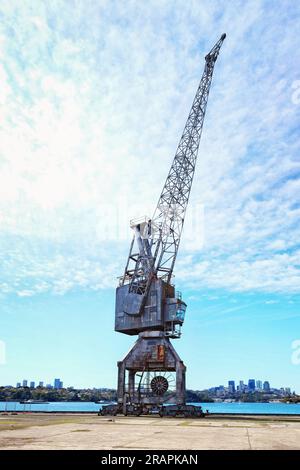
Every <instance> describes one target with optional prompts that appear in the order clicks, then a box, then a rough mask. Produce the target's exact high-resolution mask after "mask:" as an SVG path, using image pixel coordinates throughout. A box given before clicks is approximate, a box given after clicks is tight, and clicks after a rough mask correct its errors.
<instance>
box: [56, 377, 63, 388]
mask: <svg viewBox="0 0 300 470" xmlns="http://www.w3.org/2000/svg"><path fill="white" fill-rule="evenodd" d="M54 388H56V389H60V388H63V383H62V381H61V380H60V379H54Z"/></svg>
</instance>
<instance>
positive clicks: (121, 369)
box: [117, 361, 125, 403]
mask: <svg viewBox="0 0 300 470" xmlns="http://www.w3.org/2000/svg"><path fill="white" fill-rule="evenodd" d="M124 394H125V364H124V361H119V362H118V390H117V399H118V403H123V400H124Z"/></svg>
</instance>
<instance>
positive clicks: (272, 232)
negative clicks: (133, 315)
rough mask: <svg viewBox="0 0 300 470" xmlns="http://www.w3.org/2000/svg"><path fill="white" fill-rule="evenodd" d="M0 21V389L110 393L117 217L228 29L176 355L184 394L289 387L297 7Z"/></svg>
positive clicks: (156, 173) (135, 206)
mask: <svg viewBox="0 0 300 470" xmlns="http://www.w3.org/2000/svg"><path fill="white" fill-rule="evenodd" d="M0 20H1V21H0V85H1V86H0V113H1V121H0V192H1V198H0V247H1V250H0V301H1V312H0V315H1V316H0V340H1V341H3V342H4V344H5V347H6V357H5V358H2V363H3V364H2V365H0V382H1V383H3V382H5V383H6V382H9V383H10V382H12V383H14V382H15V381H16V380H17V379H22V378H23V375H26V376H27V375H28V376H29V375H31V376H32V377H33V378H36V380H38V379H39V378H40V379H43V378H44V379H45V380H46V377H41V374H45V375H46V376H47V377H49V379H47V380H50V378H52V376H54V375H60V376H62V378H63V379H64V378H65V380H66V381H67V382H68V383H69V384H73V385H82V386H83V385H90V386H92V385H97V386H100V385H103V386H105V385H108V386H110V385H114V382H115V370H114V367H115V362H116V360H118V359H120V358H121V356H122V354H123V353H124V352H125V351H126V349H127V348H128V347H129V345H130V344H131V343H132V338H129V339H128V338H123V337H122V335H116V334H115V333H113V331H112V329H113V328H112V325H113V309H114V305H113V304H114V299H113V296H114V292H113V290H114V287H115V286H116V283H117V281H116V277H117V276H118V275H120V274H121V273H122V271H123V269H124V264H125V261H126V256H127V251H128V248H129V246H128V243H129V240H130V237H131V233H130V228H129V220H130V219H131V218H134V217H137V216H140V215H144V214H152V212H153V210H154V208H155V204H156V202H157V199H158V196H159V194H160V190H161V188H162V184H163V182H164V179H165V177H166V174H167V171H168V169H169V166H170V164H171V161H172V158H173V155H174V153H175V150H176V146H177V143H178V140H179V137H180V134H181V131H182V128H183V126H184V124H185V120H186V117H187V114H188V111H189V108H190V105H191V102H192V100H193V97H194V94H195V91H196V88H197V86H198V83H199V80H200V77H201V74H202V71H203V66H204V55H205V54H206V53H207V52H208V51H209V50H210V48H211V47H212V46H213V44H214V43H215V42H216V41H217V40H218V39H219V37H220V35H221V34H222V33H223V32H226V33H227V38H226V40H225V42H224V45H223V47H222V50H221V54H220V56H219V58H218V61H217V64H216V67H215V74H214V78H213V86H212V89H211V94H210V98H209V103H208V108H207V115H206V119H205V125H204V130H203V135H202V141H201V145H200V151H199V160H198V167H197V170H196V175H195V179H194V184H193V190H192V196H191V201H190V206H189V208H188V214H187V220H186V226H185V230H184V234H183V239H182V244H181V251H180V255H179V257H178V261H177V265H176V269H175V276H176V277H175V280H176V286H177V287H178V288H180V289H181V290H183V291H184V293H185V298H186V300H187V303H188V305H189V307H188V308H189V310H188V313H187V319H186V323H185V329H184V336H183V338H182V340H181V341H180V342H178V349H179V350H180V353H181V354H182V355H183V356H184V357H183V359H184V360H185V362H186V363H187V365H188V367H189V365H190V369H191V373H190V376H189V377H190V379H189V380H190V381H189V382H188V384H189V385H190V386H193V387H195V388H201V387H204V386H208V385H214V384H215V382H220V383H221V382H222V381H223V382H224V381H225V380H227V379H230V378H235V379H239V378H244V379H247V378H251V376H253V377H256V375H257V374H260V375H261V376H263V377H262V378H264V377H265V378H267V379H269V380H270V381H271V382H272V381H273V382H274V385H278V386H279V385H287V386H288V385H291V386H293V387H296V388H297V387H298V391H299V392H300V379H299V378H298V376H299V370H300V369H299V367H300V366H299V367H298V368H297V367H296V365H295V364H292V362H291V360H290V356H291V353H292V347H291V344H292V342H293V341H294V340H296V339H297V338H298V337H300V331H299V326H300V310H299V308H300V302H299V293H300V244H299V230H300V222H299V220H300V157H299V146H300V145H299V116H300V73H299V69H300V67H299V65H300V57H299V30H300V6H299V4H298V2H294V1H292V0H290V1H289V0H282V1H280V2H275V0H273V1H260V0H250V1H248V2H247V1H231V2H227V1H217V0H214V1H199V0H198V1H193V0H184V1H183V0H177V1H175V0H174V1H173V0H165V1H163V0H151V1H147V2H141V1H130V0H129V1H122V0H117V1H113V0H110V1H101V0H97V1H96V0H78V1H72V0H65V1H55V0H52V1H43V0H30V1H29V0H27V1H26V0H22V1H21V0H19V1H18V0H10V1H5V0H2V2H1V6H0ZM251 328H253V331H252V330H251ZM192 329H193V332H192V331H191V330H192ZM203 331H205V335H204V336H205V337H204V338H203V337H202V338H201V341H203V348H202V349H201V346H198V337H199V335H200V336H201V335H202V332H203ZM251 331H252V336H251ZM83 332H84V334H83ZM225 332H226V333H225ZM249 332H250V333H249ZM247 334H250V339H249V337H248V336H247ZM103 336H104V337H105V339H103ZM185 338H187V339H186V340H185ZM188 341H189V344H192V343H191V341H193V342H194V343H193V344H194V345H196V344H197V347H196V346H195V348H196V350H193V351H191V350H189V348H188V347H187V344H188ZM228 341H229V343H227V342H228ZM116 343H117V344H118V347H114V344H116ZM77 344H80V345H81V347H80V348H77V347H76V345H77ZM91 344H93V346H92V348H91V347H89V346H90V345H91ZM224 348H225V349H226V354H225V356H224ZM79 349H80V351H79ZM198 349H199V350H198ZM22 351H26V354H24V353H23V352H22ZM104 351H108V352H109V359H108V360H104V359H103V352H104ZM222 351H223V352H222ZM237 352H239V355H238V354H237ZM43 354H45V356H43ZM48 355H49V357H52V358H53V359H50V358H48ZM221 355H222V356H223V358H224V357H225V358H226V367H225V368H224V364H220V357H221ZM262 355H263V356H264V357H265V358H269V360H268V361H267V362H266V365H265V367H264V366H263V365H262V364H261V359H260V358H261V357H262ZM37 357H39V358H41V359H37ZM62 357H63V360H62V361H61V358H62ZM274 357H276V360H275V359H274ZM58 358H60V359H59V360H58ZM42 360H43V362H42ZM222 360H223V359H222ZM59 361H61V364H58V362H59ZM201 361H202V362H201ZM235 361H237V362H235ZM278 361H279V362H280V361H281V362H280V364H281V369H280V371H278ZM0 362H1V361H0ZM73 362H75V363H76V364H77V366H76V367H75V366H74V364H73ZM87 364H89V367H88V366H87ZM199 364H200V365H201V368H202V370H203V368H205V369H204V372H203V376H202V374H201V376H200V375H199V372H198V367H199ZM276 364H277V365H276ZM83 369H84V372H81V371H82V370H83ZM70 371H71V372H70ZM212 371H213V372H212ZM243 374H244V375H245V377H244V376H242V377H240V375H243ZM1 376H2V378H1ZM248 376H249V377H248ZM28 378H29V377H28ZM257 378H260V377H257ZM282 382H285V383H282Z"/></svg>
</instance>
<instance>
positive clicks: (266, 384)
mask: <svg viewBox="0 0 300 470" xmlns="http://www.w3.org/2000/svg"><path fill="white" fill-rule="evenodd" d="M263 389H264V392H269V391H270V383H269V382H268V381H267V380H266V381H265V382H264V385H263Z"/></svg>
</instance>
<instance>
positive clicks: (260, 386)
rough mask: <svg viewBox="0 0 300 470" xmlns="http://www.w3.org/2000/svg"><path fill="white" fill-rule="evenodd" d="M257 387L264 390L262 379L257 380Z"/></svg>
mask: <svg viewBox="0 0 300 470" xmlns="http://www.w3.org/2000/svg"><path fill="white" fill-rule="evenodd" d="M256 389H257V390H262V381H261V380H257V381H256Z"/></svg>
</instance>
